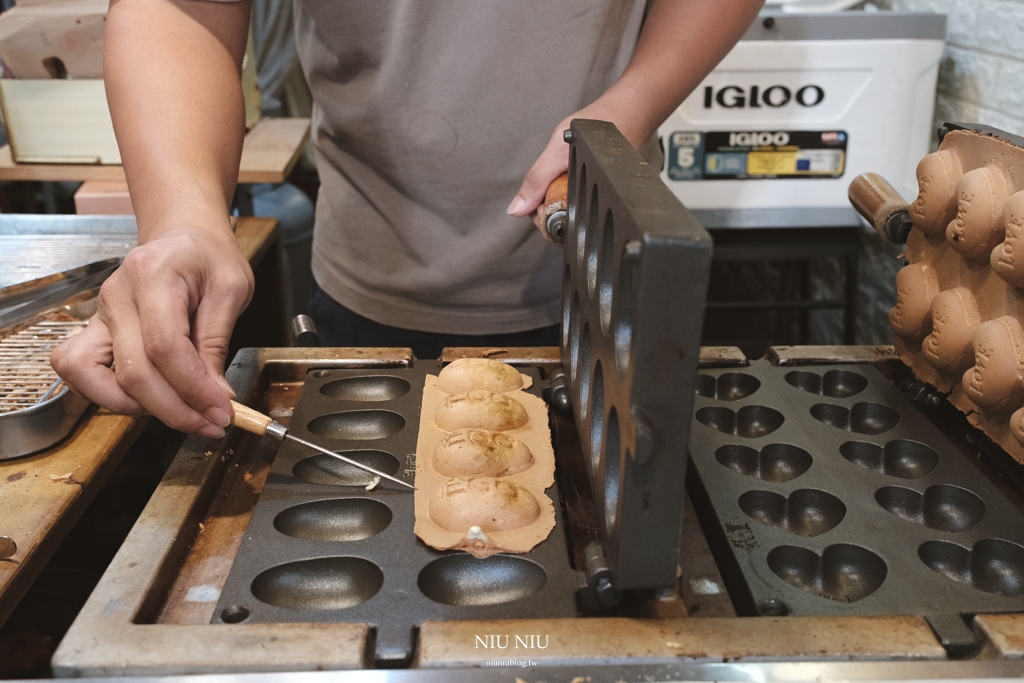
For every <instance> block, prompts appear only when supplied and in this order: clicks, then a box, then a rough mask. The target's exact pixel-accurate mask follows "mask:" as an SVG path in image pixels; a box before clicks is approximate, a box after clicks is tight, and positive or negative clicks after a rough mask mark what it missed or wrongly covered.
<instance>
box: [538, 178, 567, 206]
mask: <svg viewBox="0 0 1024 683" xmlns="http://www.w3.org/2000/svg"><path fill="white" fill-rule="evenodd" d="M568 202H569V174H567V173H563V174H562V175H560V176H558V177H557V178H555V179H554V180H552V181H551V184H550V185H548V192H547V194H546V195H544V213H545V214H546V215H548V216H550V215H551V214H553V213H554V212H555V211H558V210H560V209H564V208H565V207H566V206H568ZM552 207H554V208H552Z"/></svg>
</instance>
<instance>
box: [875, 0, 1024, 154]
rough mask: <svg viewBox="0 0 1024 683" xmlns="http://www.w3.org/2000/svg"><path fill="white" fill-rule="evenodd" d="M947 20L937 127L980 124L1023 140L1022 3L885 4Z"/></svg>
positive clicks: (921, 0) (890, 0)
mask: <svg viewBox="0 0 1024 683" xmlns="http://www.w3.org/2000/svg"><path fill="white" fill-rule="evenodd" d="M876 4H878V5H880V6H887V7H891V8H892V9H893V10H897V11H907V12H940V13H942V14H945V15H946V16H947V29H946V43H947V44H946V52H945V54H943V56H942V64H941V66H940V69H939V85H938V91H939V92H938V96H937V97H936V101H935V120H936V124H939V123H941V122H943V121H963V122H969V123H982V124H986V125H989V126H994V127H996V128H1001V129H1002V130H1005V131H1007V132H1009V133H1015V134H1017V135H1024V0H887V1H886V2H876Z"/></svg>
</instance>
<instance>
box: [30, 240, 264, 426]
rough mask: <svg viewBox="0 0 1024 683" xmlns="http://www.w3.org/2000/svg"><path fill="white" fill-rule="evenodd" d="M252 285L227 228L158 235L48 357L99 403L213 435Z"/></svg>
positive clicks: (225, 418)
mask: <svg viewBox="0 0 1024 683" xmlns="http://www.w3.org/2000/svg"><path fill="white" fill-rule="evenodd" d="M252 291H253V275H252V269H251V268H250V267H249V263H248V262H247V261H246V259H245V257H244V256H243V255H242V253H241V251H240V250H239V248H238V243H237V242H236V241H235V238H234V235H232V234H231V232H230V230H227V229H217V230H212V229H211V230H200V231H181V232H173V233H165V234H162V235H161V236H159V237H155V238H153V239H151V240H150V241H148V242H147V243H146V244H144V245H141V246H139V247H137V248H136V249H133V250H132V251H131V252H130V253H129V254H128V256H127V258H125V260H124V263H123V264H122V265H121V267H120V268H118V269H117V270H116V271H115V272H114V273H113V274H112V275H111V276H110V278H108V279H107V281H106V282H104V283H103V287H102V288H101V289H100V294H99V309H98V311H97V313H96V315H95V316H93V318H92V319H91V320H90V321H89V325H88V326H87V327H86V328H85V330H83V331H82V333H81V334H79V335H77V336H76V337H74V338H72V339H70V340H68V341H67V342H64V343H63V344H61V345H60V346H58V347H57V348H56V349H54V351H53V354H52V355H51V357H50V361H51V363H52V364H53V367H54V369H55V370H56V371H57V374H59V375H60V376H61V377H63V378H64V381H65V382H66V383H67V384H68V386H69V387H70V388H71V390H72V391H74V392H75V393H78V394H80V395H83V396H85V397H86V398H88V399H90V400H92V401H94V402H96V403H98V404H100V405H101V406H103V407H104V408H107V409H109V410H111V411H113V412H116V413H124V414H135V415H137V414H142V413H144V412H149V413H151V414H152V415H154V416H155V417H157V418H158V419H160V420H161V421H162V422H164V423H165V424H167V425H168V426H170V427H172V428H173V429H178V430H181V431H184V432H192V433H198V434H201V435H203V436H207V437H211V438H220V437H222V436H223V435H224V427H226V426H228V425H229V424H230V419H231V418H230V416H231V414H232V412H233V411H232V409H231V402H230V399H231V397H233V396H234V393H233V392H232V391H231V387H230V386H229V385H228V383H227V381H226V380H225V379H224V361H225V358H226V357H227V353H228V341H229V339H230V338H231V330H232V328H233V327H234V324H235V320H236V319H237V318H238V316H239V315H240V314H241V313H242V311H243V310H245V307H246V306H247V305H248V303H249V299H250V298H251V297H252ZM111 365H113V366H114V367H113V369H111Z"/></svg>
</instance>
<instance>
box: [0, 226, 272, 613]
mask: <svg viewBox="0 0 1024 683" xmlns="http://www.w3.org/2000/svg"><path fill="white" fill-rule="evenodd" d="M235 236H236V238H237V239H238V244H239V246H240V247H241V248H242V253H244V254H245V256H246V258H248V259H249V263H250V264H252V266H253V270H254V271H255V273H256V277H257V289H258V290H259V289H260V288H261V287H262V288H264V289H265V290H266V291H267V292H268V293H267V294H266V295H263V296H262V297H261V294H260V292H259V291H258V292H257V294H256V295H255V296H254V298H253V304H252V305H251V306H250V310H252V311H254V312H258V313H259V315H260V316H261V317H262V319H263V320H264V325H265V326H267V325H266V323H267V322H268V311H273V309H274V307H275V306H277V312H278V314H280V311H281V308H280V302H275V301H274V300H273V297H274V292H275V291H279V290H280V284H281V283H280V280H279V279H278V282H277V283H276V285H277V286H276V287H275V286H274V284H275V283H273V282H268V280H271V279H274V278H275V277H277V278H279V277H280V259H281V251H280V250H281V246H280V242H281V241H280V231H279V229H278V224H277V221H276V220H274V219H270V218H242V219H240V220H239V221H238V227H237V229H236V230H235ZM268 299H269V300H268ZM280 322H281V325H279V326H278V327H281V328H282V330H283V319H282V320H281V321H280ZM269 327H275V326H273V325H270V326H269ZM275 334H279V333H275ZM243 343H244V342H243ZM148 419H149V418H145V417H144V418H136V417H128V416H125V415H114V414H112V413H110V412H108V411H106V410H103V409H100V408H98V407H97V406H95V405H94V406H91V407H90V408H89V409H88V410H87V411H86V413H85V415H84V416H83V418H82V420H81V421H79V423H78V425H77V427H76V428H75V430H74V431H73V432H72V433H71V435H70V436H69V437H68V438H67V439H66V440H64V441H63V442H61V443H60V444H59V445H58V446H56V447H54V448H51V449H49V450H47V451H44V452H42V453H39V454H37V455H33V456H29V457H27V458H17V459H15V460H7V461H2V462H0V534H6V535H8V536H10V537H11V538H13V539H14V541H15V542H16V543H17V544H18V551H17V553H16V554H15V555H14V557H13V558H11V559H9V560H0V624H3V622H4V621H5V620H6V619H7V617H8V616H9V615H10V613H11V610H13V609H14V607H15V606H16V605H17V604H18V601H19V600H21V597H22V596H23V595H24V594H25V591H26V590H28V588H29V586H30V585H31V584H32V581H33V580H35V577H36V576H37V575H38V574H39V572H40V571H41V570H42V568H43V566H44V565H45V564H46V562H47V561H48V560H49V559H50V557H51V556H52V555H53V552H54V551H55V550H56V549H57V546H59V545H60V542H61V541H62V540H63V539H64V537H65V536H66V535H67V533H68V531H69V530H70V529H71V527H73V526H74V524H75V522H76V521H77V520H78V518H79V517H80V516H81V514H82V512H83V511H84V510H85V508H86V507H88V505H89V503H90V502H91V501H92V499H93V497H94V496H95V495H96V492H97V491H99V489H100V488H102V486H103V484H104V483H105V482H106V481H107V479H109V477H110V475H111V473H112V472H113V471H114V469H115V468H116V467H117V465H118V464H119V463H120V462H121V459H122V458H123V457H124V455H125V453H126V452H127V451H128V449H129V447H130V446H131V445H132V443H133V442H134V441H135V439H136V438H137V437H138V435H139V434H140V433H141V432H142V429H143V427H144V426H145V424H146V421H147V420H148ZM69 473H70V474H71V477H70V478H68V479H63V478H61V477H62V476H63V475H66V474H69ZM51 474H52V475H57V477H58V480H56V481H54V480H52V479H51V478H50V475H51Z"/></svg>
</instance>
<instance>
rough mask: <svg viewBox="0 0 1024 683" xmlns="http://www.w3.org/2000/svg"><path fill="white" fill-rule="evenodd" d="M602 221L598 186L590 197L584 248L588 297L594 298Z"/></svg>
mask: <svg viewBox="0 0 1024 683" xmlns="http://www.w3.org/2000/svg"><path fill="white" fill-rule="evenodd" d="M600 219H601V205H600V202H598V197H597V185H595V186H594V187H593V191H592V192H591V196H590V210H589V211H587V228H586V230H587V234H586V240H585V244H584V247H583V258H584V261H585V265H586V276H587V296H589V297H593V296H594V291H595V290H596V289H597V246H598V245H597V242H598V239H599V238H600V236H601V235H600V233H599V232H598V230H597V228H598V222H599V221H600Z"/></svg>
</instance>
